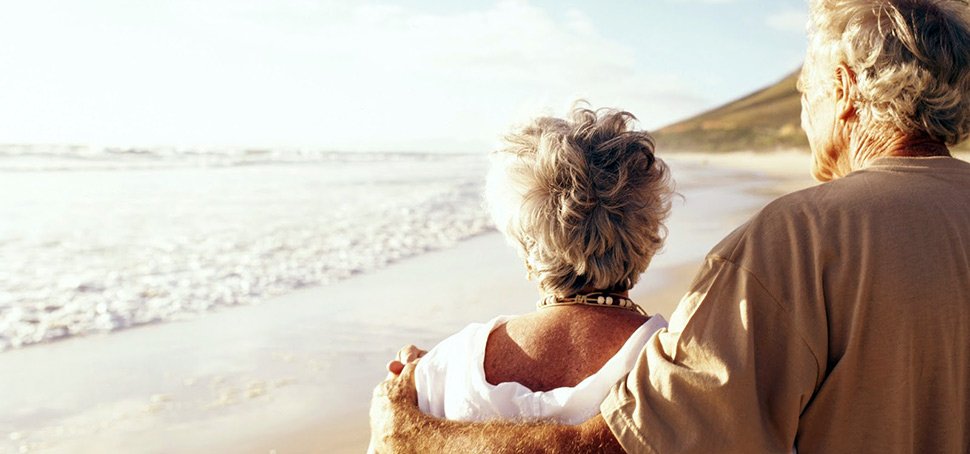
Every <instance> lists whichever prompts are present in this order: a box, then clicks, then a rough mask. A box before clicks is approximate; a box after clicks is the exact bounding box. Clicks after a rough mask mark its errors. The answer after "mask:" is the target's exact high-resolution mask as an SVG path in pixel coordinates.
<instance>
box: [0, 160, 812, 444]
mask: <svg viewBox="0 0 970 454" xmlns="http://www.w3.org/2000/svg"><path fill="white" fill-rule="evenodd" d="M716 161H717V160H712V161H708V163H707V164H705V163H704V161H703V158H697V159H696V160H694V159H693V158H692V159H681V158H680V157H671V158H670V162H671V165H672V168H673V169H674V174H675V175H677V170H676V169H677V167H678V166H681V165H692V166H693V165H697V166H701V168H700V169H693V171H700V173H701V178H700V179H699V181H697V182H694V183H692V184H691V185H687V186H685V187H684V188H682V192H683V193H684V195H685V199H684V200H682V201H676V202H675V207H674V213H673V216H672V218H671V219H670V221H669V222H668V226H669V228H670V235H669V237H668V244H667V247H666V249H665V251H664V252H663V253H661V254H660V255H658V256H657V257H656V258H655V260H654V262H653V264H652V265H651V267H650V268H649V269H648V270H647V272H646V273H645V274H644V275H643V277H642V279H641V282H640V283H639V284H638V285H637V286H636V287H634V289H633V290H632V291H631V297H633V299H634V300H636V301H638V302H639V303H641V305H642V306H643V307H644V309H646V310H647V311H648V312H650V313H661V314H663V315H664V316H665V317H667V318H669V316H670V312H671V311H672V310H673V308H674V307H675V306H676V305H677V303H678V301H679V299H680V297H681V296H682V295H683V292H684V291H685V290H686V289H687V287H688V285H689V283H690V282H691V280H692V279H693V277H694V273H695V272H696V270H697V269H698V267H699V262H700V260H702V259H703V256H704V255H705V254H706V252H707V250H709V249H710V248H711V247H712V246H713V245H714V243H715V242H716V241H718V240H719V239H720V238H722V237H723V236H724V235H725V234H727V233H728V232H729V231H730V230H732V229H733V228H735V227H736V226H737V225H738V224H739V223H740V222H742V221H743V220H744V219H746V218H747V217H749V216H750V214H751V213H752V212H753V211H755V210H757V209H758V208H760V207H761V206H763V205H764V204H765V203H767V202H768V201H769V200H771V199H773V198H774V196H775V195H778V193H779V192H787V190H786V188H788V187H791V186H795V185H799V184H804V179H801V180H799V179H797V178H794V177H790V176H787V175H789V174H788V173H785V172H779V173H767V172H762V171H760V170H751V169H732V168H729V167H730V166H723V167H722V166H721V165H720V164H718V163H716ZM783 166H784V167H786V169H787V164H783ZM802 187H804V186H802ZM524 274H525V271H524V269H523V267H522V265H521V263H520V260H519V259H518V257H517V256H516V255H515V252H514V251H513V250H512V248H511V247H509V246H508V245H507V244H506V243H505V241H504V239H503V238H502V237H501V235H500V234H498V233H497V232H494V231H491V232H488V233H484V234H480V235H476V236H473V237H471V238H469V239H466V240H463V241H460V242H459V243H458V244H456V245H454V246H453V247H450V248H447V249H442V250H436V251H431V252H428V253H424V254H420V255H417V256H412V257H410V258H406V259H402V260H400V261H398V262H395V263H392V264H390V265H388V266H387V267H385V268H383V269H380V270H377V271H374V272H372V273H365V274H360V275H355V276H353V277H350V278H348V279H346V280H343V281H340V282H337V283H334V284H330V285H327V286H323V287H315V288H308V289H303V290H298V291H295V292H292V293H290V294H287V295H284V296H281V297H276V298H272V299H269V300H267V301H264V302H262V303H259V304H255V305H251V306H241V307H236V308H233V309H232V310H227V311H221V312H216V313H212V314H209V315H206V316H205V317H199V318H196V319H192V320H187V321H181V322H172V323H164V324H156V325H149V326H145V327H141V328H138V329H133V330H126V331H122V332H118V333H112V334H108V335H101V336H88V337H79V338H72V339H67V340H64V341H60V342H56V343H52V344H47V345H40V346H33V347H29V348H25V349H19V350H11V351H7V352H4V353H2V354H0V368H2V369H3V370H16V371H18V374H16V375H6V376H3V377H0V387H2V388H3V389H5V390H6V392H5V393H4V394H3V395H0V408H4V409H5V410H3V411H0V451H4V448H7V449H9V450H11V451H14V452H16V451H17V450H19V449H21V447H24V448H26V449H29V450H41V451H44V452H71V453H86V452H106V451H114V452H171V451H177V452H202V451H232V452H254V453H255V452H263V453H265V452H271V451H275V452H278V453H285V452H305V451H306V450H307V449H310V448H313V449H319V450H322V451H326V452H337V453H339V452H360V451H362V450H363V449H364V448H365V447H366V442H367V438H368V427H367V417H366V412H367V407H368V404H369V398H370V392H371V390H372V389H373V387H374V386H375V385H376V384H377V383H378V382H379V381H380V380H382V379H383V377H384V375H385V372H384V364H385V363H386V361H387V360H388V359H390V358H391V357H392V356H393V355H394V354H395V353H396V351H397V348H398V347H399V346H401V345H404V344H407V343H414V344H416V345H419V346H421V347H424V348H429V347H431V346H433V345H434V343H436V342H437V341H438V340H440V339H442V338H443V337H445V336H447V335H449V334H451V333H453V332H454V331H456V330H458V329H459V328H461V327H463V326H464V325H466V324H467V323H469V322H473V321H483V320H488V319H490V318H492V317H494V316H495V315H498V314H517V313H523V312H528V311H531V310H533V308H534V306H533V304H534V301H535V300H536V299H537V298H538V296H539V293H538V290H537V289H536V287H535V285H534V284H533V283H532V282H529V281H527V280H525V279H523V277H524ZM241 427H245V430H240V428H241Z"/></svg>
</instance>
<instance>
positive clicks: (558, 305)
mask: <svg viewBox="0 0 970 454" xmlns="http://www.w3.org/2000/svg"><path fill="white" fill-rule="evenodd" d="M633 121H634V118H633V115H631V114H629V113H627V112H621V111H611V110H601V111H599V112H594V111H592V110H588V109H584V108H577V109H575V110H573V112H572V114H571V116H570V118H569V119H568V120H562V119H557V118H539V119H537V120H535V121H534V122H532V123H531V124H530V125H528V126H526V127H525V128H522V129H521V130H519V131H517V132H515V133H513V134H511V135H509V136H508V137H507V138H506V142H507V146H506V148H505V149H503V150H500V151H498V152H496V153H494V155H493V156H492V158H493V166H492V169H491V171H490V173H489V177H488V185H487V190H486V202H487V204H488V206H489V208H490V211H491V213H492V218H493V220H494V221H495V224H496V226H498V228H499V229H500V230H501V231H502V232H503V233H504V234H505V236H506V238H507V239H508V241H509V242H510V243H511V244H512V245H513V246H515V247H516V248H517V249H518V252H519V254H520V256H521V257H522V258H523V259H524V260H525V264H526V269H527V270H528V274H529V276H530V277H532V278H534V279H535V280H536V281H537V283H538V285H539V289H540V290H541V292H542V294H543V296H542V298H541V299H540V300H539V302H538V303H537V309H536V311H535V312H532V313H528V314H525V315H520V316H515V317H505V316H500V317H496V318H494V319H492V320H491V321H489V322H487V323H476V324H472V325H469V326H468V327H467V328H465V329H463V330H462V331H460V332H459V333H457V334H455V335H453V336H451V337H449V338H448V339H446V340H445V341H443V342H442V343H441V344H439V345H438V346H436V347H435V348H433V349H432V350H431V351H430V352H428V354H427V355H426V356H424V358H423V359H422V360H421V363H420V365H419V366H418V368H417V370H416V371H415V385H416V387H417V398H418V403H419V406H420V408H421V410H422V411H423V412H425V413H429V414H431V415H434V416H438V417H443V418H448V419H453V420H461V421H483V420H490V419H510V420H511V419H515V420H539V419H554V420H556V421H559V422H563V423H569V424H578V423H581V422H583V421H586V420H587V419H589V418H590V417H592V416H594V415H596V414H597V413H599V406H600V403H601V402H602V401H603V399H604V398H605V397H606V394H607V393H608V392H609V390H610V388H611V387H612V386H613V384H614V383H616V381H617V380H619V379H620V378H622V377H623V376H624V375H626V374H627V373H628V372H629V371H630V369H631V368H632V367H633V363H634V362H635V361H636V359H637V357H638V356H639V353H640V351H641V350H642V349H643V346H644V345H645V344H646V342H647V340H648V339H649V338H650V336H651V335H652V334H653V333H654V332H656V331H657V330H658V329H660V328H662V327H664V326H666V321H665V320H664V319H663V318H662V317H660V316H653V317H647V316H646V314H645V312H644V311H643V310H642V309H641V308H640V307H639V306H638V305H637V304H636V303H634V302H633V301H631V300H630V299H629V294H628V291H629V289H630V288H631V287H632V286H633V285H634V284H635V283H636V282H637V280H638V279H639V277H640V274H641V273H643V272H644V270H645V269H646V268H647V265H648V264H649V263H650V260H651V258H652V257H653V255H654V253H655V252H656V251H657V250H658V249H659V248H660V247H661V245H662V243H663V233H664V229H663V224H662V222H663V220H664V219H665V218H666V216H667V213H668V211H669V208H670V202H669V196H670V193H671V190H670V186H669V184H668V180H669V178H668V171H667V167H666V165H665V164H664V162H663V161H661V160H660V159H657V158H656V157H654V154H653V144H654V143H653V138H652V137H650V135H649V134H648V133H646V132H641V131H635V130H631V129H630V126H631V123H632V122H633Z"/></svg>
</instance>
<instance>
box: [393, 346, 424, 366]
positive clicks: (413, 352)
mask: <svg viewBox="0 0 970 454" xmlns="http://www.w3.org/2000/svg"><path fill="white" fill-rule="evenodd" d="M425 353H428V352H426V351H424V350H421V349H420V348H418V347H415V346H414V345H405V346H404V348H402V349H401V350H399V351H398V352H397V360H398V361H400V362H402V363H404V364H407V363H410V362H411V361H414V360H416V359H418V358H420V357H422V356H424V354H425Z"/></svg>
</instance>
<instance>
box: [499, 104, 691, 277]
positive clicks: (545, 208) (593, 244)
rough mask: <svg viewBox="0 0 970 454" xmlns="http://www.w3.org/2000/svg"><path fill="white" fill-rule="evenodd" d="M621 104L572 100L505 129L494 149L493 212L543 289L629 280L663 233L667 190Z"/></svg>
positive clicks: (664, 175)
mask: <svg viewBox="0 0 970 454" xmlns="http://www.w3.org/2000/svg"><path fill="white" fill-rule="evenodd" d="M635 121H636V118H635V117H634V116H633V115H632V114H630V113H629V112H623V111H618V110H607V109H600V110H598V111H593V110H590V109H586V108H581V107H577V108H575V109H573V111H572V113H571V114H570V116H569V118H568V119H565V120H564V119H559V118H550V117H543V118H538V119H536V120H534V121H533V122H532V123H531V124H529V125H527V126H525V127H523V128H521V129H519V130H517V131H515V132H513V133H512V134H510V135H508V136H507V137H506V138H505V142H506V146H505V148H503V149H501V150H498V151H496V152H494V153H493V154H492V168H491V171H490V172H489V177H488V184H487V186H486V204H487V206H488V208H489V210H490V212H491V214H492V219H493V220H494V221H495V224H496V226H497V227H498V228H499V230H501V231H502V232H503V233H504V234H505V235H506V238H507V239H508V240H509V242H510V243H511V244H512V245H513V246H516V248H517V249H518V250H519V253H520V255H521V256H522V257H523V258H524V259H525V261H526V267H527V268H528V269H529V275H530V277H533V276H534V277H536V278H537V280H538V283H539V287H540V289H541V290H542V291H543V292H545V293H549V294H555V295H558V296H570V295H573V294H576V293H577V292H578V291H580V290H582V289H583V288H586V287H592V288H596V289H609V290H614V291H622V290H626V289H629V288H631V287H633V285H634V284H635V283H636V282H637V280H638V279H639V276H640V274H641V273H643V271H644V270H646V269H647V265H649V264H650V260H651V259H652V258H653V255H654V254H655V253H656V252H657V251H658V250H659V249H660V248H661V247H662V245H663V242H664V238H665V236H666V228H665V226H664V225H663V221H664V220H665V219H666V217H667V215H668V213H669V212H670V196H671V194H672V189H671V185H670V176H669V171H668V168H667V165H666V164H665V163H664V162H663V161H662V160H660V159H659V158H657V157H655V156H654V140H653V137H651V136H650V134H649V133H647V132H646V131H637V130H634V129H632V126H633V123H634V122H635Z"/></svg>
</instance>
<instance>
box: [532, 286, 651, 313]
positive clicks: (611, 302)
mask: <svg viewBox="0 0 970 454" xmlns="http://www.w3.org/2000/svg"><path fill="white" fill-rule="evenodd" d="M579 304H582V305H586V306H598V307H616V308H620V309H627V310H631V311H634V312H636V313H638V314H640V315H644V316H646V315H648V314H647V312H646V311H644V310H643V308H641V307H640V306H639V305H638V304H637V303H634V302H633V300H631V299H630V298H627V297H625V296H623V295H617V294H615V293H603V292H594V293H587V294H584V295H583V294H581V295H575V296H567V297H561V296H556V295H548V296H546V297H544V298H542V299H540V300H539V302H537V303H536V307H538V308H539V309H542V308H544V307H554V306H575V305H579Z"/></svg>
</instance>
